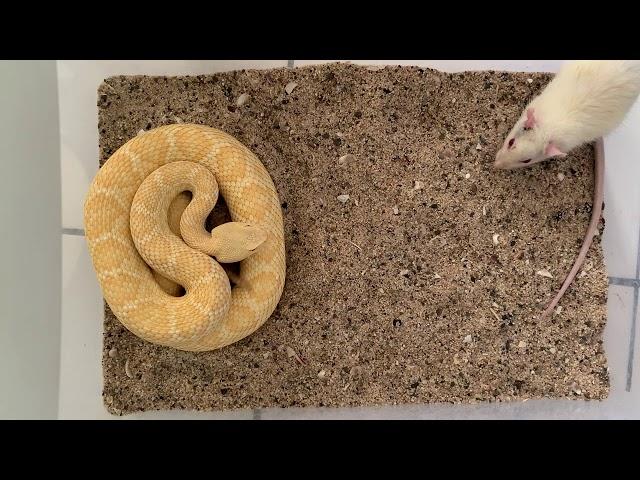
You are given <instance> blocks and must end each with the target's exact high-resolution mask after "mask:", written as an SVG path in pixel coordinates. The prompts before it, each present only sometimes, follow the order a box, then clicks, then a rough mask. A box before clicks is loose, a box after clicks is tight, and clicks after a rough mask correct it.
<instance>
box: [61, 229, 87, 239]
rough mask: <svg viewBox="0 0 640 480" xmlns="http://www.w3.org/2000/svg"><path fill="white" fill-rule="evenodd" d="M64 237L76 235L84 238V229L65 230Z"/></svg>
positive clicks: (63, 230) (63, 231)
mask: <svg viewBox="0 0 640 480" xmlns="http://www.w3.org/2000/svg"><path fill="white" fill-rule="evenodd" d="M62 234H63V235H76V236H79V237H84V229H82V228H63V229H62Z"/></svg>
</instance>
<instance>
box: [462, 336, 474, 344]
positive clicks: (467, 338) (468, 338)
mask: <svg viewBox="0 0 640 480" xmlns="http://www.w3.org/2000/svg"><path fill="white" fill-rule="evenodd" d="M472 341H473V337H472V336H471V335H467V336H466V337H464V340H463V342H464V343H471V342H472Z"/></svg>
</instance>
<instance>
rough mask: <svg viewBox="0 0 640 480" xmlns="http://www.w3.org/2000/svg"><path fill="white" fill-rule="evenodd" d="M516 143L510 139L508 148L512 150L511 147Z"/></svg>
mask: <svg viewBox="0 0 640 480" xmlns="http://www.w3.org/2000/svg"><path fill="white" fill-rule="evenodd" d="M515 143H516V139H515V138H512V139H511V140H509V148H513V145H514V144H515Z"/></svg>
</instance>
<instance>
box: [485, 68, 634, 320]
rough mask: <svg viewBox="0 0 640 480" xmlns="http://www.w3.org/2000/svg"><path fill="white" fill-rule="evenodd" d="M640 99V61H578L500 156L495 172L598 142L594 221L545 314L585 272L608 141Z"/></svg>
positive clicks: (537, 102) (523, 119)
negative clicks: (606, 139)
mask: <svg viewBox="0 0 640 480" xmlns="http://www.w3.org/2000/svg"><path fill="white" fill-rule="evenodd" d="M638 95H640V61H638V60H611V61H609V60H607V61H597V60H595V61H578V62H572V63H568V64H566V65H564V66H563V67H562V68H561V70H560V71H559V72H558V74H557V75H556V76H555V77H554V79H553V80H552V81H551V82H550V83H549V85H547V87H546V88H545V89H544V90H543V91H542V93H541V94H540V95H538V96H537V97H536V98H534V99H533V100H532V101H531V102H530V103H529V105H527V107H526V108H525V109H524V112H523V113H522V115H521V116H520V119H519V120H518V121H517V122H516V124H515V126H514V127H513V129H512V130H511V131H510V132H509V135H508V136H507V138H506V139H505V141H504V144H503V145H502V148H500V150H499V151H498V153H497V154H496V159H495V163H494V166H495V167H496V168H500V169H506V170H512V169H515V168H524V167H528V166H530V165H533V164H535V163H539V162H542V161H544V160H547V159H549V158H553V157H558V156H565V155H566V154H567V153H568V152H569V151H571V150H573V149H574V148H576V147H579V146H581V145H583V144H584V143H587V142H591V141H593V140H597V142H596V157H595V188H594V192H593V209H592V213H591V221H590V222H589V227H588V228H587V232H586V234H585V237H584V242H583V244H582V247H581V248H580V252H579V253H578V257H577V258H576V260H575V262H574V264H573V267H572V269H571V271H570V272H569V274H568V275H567V277H566V278H565V280H564V282H563V284H562V287H561V288H560V291H559V292H558V293H557V294H556V296H555V297H554V298H553V300H552V301H551V302H550V304H549V305H548V306H547V308H546V309H545V310H544V312H543V313H542V317H541V318H544V317H546V316H547V315H549V314H550V313H551V312H552V311H553V309H554V308H555V306H556V305H557V304H558V302H559V301H560V299H561V298H562V296H563V295H564V292H565V291H566V290H567V289H568V288H569V286H570V285H571V283H572V282H573V279H574V278H575V276H576V274H577V273H578V270H579V269H580V267H581V266H582V264H583V262H584V260H585V258H586V256H587V252H588V251H589V248H590V247H591V242H592V241H593V237H594V235H595V233H596V230H597V228H598V222H599V221H600V215H601V214H602V207H603V194H604V187H603V184H604V145H603V142H602V136H604V135H606V134H607V133H609V132H611V131H612V130H613V129H615V128H616V127H617V126H618V125H619V124H620V123H621V122H622V120H623V119H624V118H625V116H626V115H627V113H628V112H629V110H630V109H631V107H632V106H633V104H634V103H635V101H636V99H637V97H638Z"/></svg>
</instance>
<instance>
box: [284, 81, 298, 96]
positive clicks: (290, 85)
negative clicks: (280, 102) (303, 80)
mask: <svg viewBox="0 0 640 480" xmlns="http://www.w3.org/2000/svg"><path fill="white" fill-rule="evenodd" d="M297 86H298V84H297V83H296V82H289V83H287V85H286V86H285V87H284V91H285V92H287V95H291V92H293V91H294V90H295V89H296V87H297Z"/></svg>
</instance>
